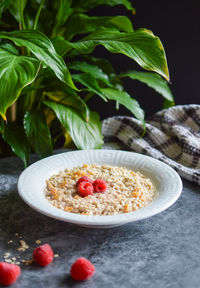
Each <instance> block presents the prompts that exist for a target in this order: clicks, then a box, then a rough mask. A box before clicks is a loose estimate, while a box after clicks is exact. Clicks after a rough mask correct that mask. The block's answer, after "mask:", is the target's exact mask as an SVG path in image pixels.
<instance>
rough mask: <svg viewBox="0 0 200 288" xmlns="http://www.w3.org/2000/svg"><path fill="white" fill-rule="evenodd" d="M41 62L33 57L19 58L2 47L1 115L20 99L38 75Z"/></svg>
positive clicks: (0, 65)
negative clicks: (21, 94)
mask: <svg viewBox="0 0 200 288" xmlns="http://www.w3.org/2000/svg"><path fill="white" fill-rule="evenodd" d="M39 67H40V62H39V61H38V60H37V59H35V58H32V57H27V56H18V55H16V54H13V53H10V52H9V51H7V50H4V49H2V48H1V47H0V115H1V116H2V117H3V118H4V119H6V110H7V108H8V107H9V106H11V105H12V104H13V103H14V102H15V101H16V100H17V98H18V97H19V95H20V93H21V90H22V89H23V88H24V87H26V86H27V85H29V84H31V83H32V82H33V81H34V79H35V77H36V76H37V74H38V70H39Z"/></svg>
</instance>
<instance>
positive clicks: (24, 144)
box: [2, 123, 30, 167]
mask: <svg viewBox="0 0 200 288" xmlns="http://www.w3.org/2000/svg"><path fill="white" fill-rule="evenodd" d="M2 137H3V140H4V141H5V142H6V143H7V144H9V145H10V146H11V149H12V151H13V152H14V153H15V154H16V155H17V156H18V157H20V158H21V159H22V161H23V162H24V165H25V167H26V166H27V165H28V160H29V150H30V149H29V143H28V140H27V138H26V135H25V132H24V129H23V128H22V127H20V126H17V125H16V124H14V123H9V124H7V125H4V131H3V134H2Z"/></svg>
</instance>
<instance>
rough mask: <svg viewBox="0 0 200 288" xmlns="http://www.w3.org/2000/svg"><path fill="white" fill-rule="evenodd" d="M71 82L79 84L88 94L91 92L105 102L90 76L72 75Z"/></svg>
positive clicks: (96, 84)
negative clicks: (86, 89) (85, 88)
mask: <svg viewBox="0 0 200 288" xmlns="http://www.w3.org/2000/svg"><path fill="white" fill-rule="evenodd" d="M72 77H73V80H74V81H77V82H79V83H81V84H82V85H83V86H85V87H87V88H88V90H89V91H90V92H93V93H95V94H97V95H99V96H100V97H101V98H102V99H103V100H104V101H107V100H106V98H105V96H104V95H103V93H102V92H101V90H100V87H99V85H98V83H97V81H96V80H95V78H93V77H92V76H91V75H90V74H86V73H84V74H74V75H72Z"/></svg>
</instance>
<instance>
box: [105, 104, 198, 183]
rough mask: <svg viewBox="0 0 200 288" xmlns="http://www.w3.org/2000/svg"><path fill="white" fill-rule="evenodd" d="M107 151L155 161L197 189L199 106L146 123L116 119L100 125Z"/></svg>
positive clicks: (159, 115)
mask: <svg viewBox="0 0 200 288" xmlns="http://www.w3.org/2000/svg"><path fill="white" fill-rule="evenodd" d="M102 131H103V135H104V140H105V145H104V148H107V149H122V150H133V151H135V152H138V153H142V154H146V155H149V156H151V157H154V158H156V159H159V160H161V161H163V162H165V163H166V164H168V165H169V166H171V167H172V168H174V169H175V170H176V171H177V172H178V173H179V174H180V176H182V177H183V178H185V179H187V180H189V181H192V182H195V183H197V184H198V185H200V105H183V106H175V107H172V108H169V109H165V110H162V111H160V112H158V113H156V114H155V115H153V116H152V117H151V118H150V119H149V120H148V121H147V122H146V134H145V135H144V137H141V135H142V132H143V127H142V124H141V122H140V121H138V120H137V119H135V118H132V117H127V116H116V117H111V118H108V119H105V120H104V121H103V126H102Z"/></svg>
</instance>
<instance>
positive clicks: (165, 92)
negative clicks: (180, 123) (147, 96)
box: [120, 71, 174, 101]
mask: <svg viewBox="0 0 200 288" xmlns="http://www.w3.org/2000/svg"><path fill="white" fill-rule="evenodd" d="M120 77H130V78H131V79H134V80H139V81H140V82H142V83H145V84H147V85H148V86H149V87H151V88H153V89H154V90H156V91H157V92H158V93H160V94H161V95H162V96H163V97H164V98H166V99H167V100H168V101H173V100H174V99H173V95H172V92H171V90H170V88H169V86H168V84H167V81H165V80H164V79H163V78H162V77H160V75H158V74H155V73H149V72H139V71H128V72H127V73H123V74H121V75H120Z"/></svg>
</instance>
